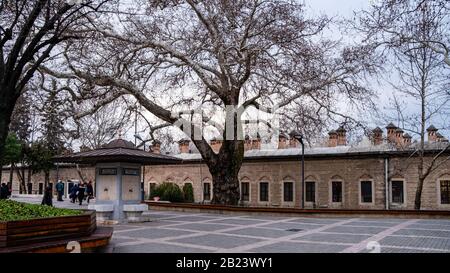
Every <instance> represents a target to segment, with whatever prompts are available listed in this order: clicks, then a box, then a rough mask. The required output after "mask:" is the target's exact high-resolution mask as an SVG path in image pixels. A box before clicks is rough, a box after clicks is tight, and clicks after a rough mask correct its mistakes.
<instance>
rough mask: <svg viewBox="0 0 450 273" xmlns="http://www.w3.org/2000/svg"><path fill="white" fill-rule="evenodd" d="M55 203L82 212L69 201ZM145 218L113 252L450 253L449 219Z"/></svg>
mask: <svg viewBox="0 0 450 273" xmlns="http://www.w3.org/2000/svg"><path fill="white" fill-rule="evenodd" d="M19 201H26V202H32V203H37V202H38V200H34V201H33V200H30V199H28V200H19ZM54 203H55V205H56V206H58V207H75V208H79V206H78V205H74V204H71V203H70V202H68V201H65V202H62V203H61V202H54ZM82 207H83V208H85V207H86V205H83V206H82ZM146 215H147V216H148V217H149V218H150V219H151V222H146V223H133V224H119V225H115V226H114V235H113V238H112V241H111V243H112V246H113V249H114V252H118V253H157V252H159V253H161V252H162V253H190V252H192V253H196V252H203V253H205V252H207V253H213V252H218V253H234V252H238V253H267V252H269V253H274V252H275V253H281V252H287V253H303V252H325V253H352V252H353V253H355V252H382V253H424V252H434V253H441V252H446V253H449V252H450V220H448V219H435V220H434V219H390V218H378V219H375V218H312V217H311V218H309V217H308V218H306V217H274V216H267V217H266V216H261V215H258V216H256V215H227V214H208V213H183V212H175V211H149V212H147V213H146Z"/></svg>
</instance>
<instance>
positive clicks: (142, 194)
mask: <svg viewBox="0 0 450 273" xmlns="http://www.w3.org/2000/svg"><path fill="white" fill-rule="evenodd" d="M134 138H135V139H139V140H140V141H141V142H142V143H141V144H139V146H138V147H140V146H142V145H144V152H145V143H147V142H149V141H150V140H144V139H142V137H141V136H140V135H138V134H135V135H134ZM135 142H136V141H135ZM144 183H145V165H143V166H142V182H141V199H142V201H144V199H145V192H144Z"/></svg>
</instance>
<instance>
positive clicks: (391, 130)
mask: <svg viewBox="0 0 450 273" xmlns="http://www.w3.org/2000/svg"><path fill="white" fill-rule="evenodd" d="M386 130H387V139H388V141H389V142H395V130H397V126H395V125H394V124H393V123H392V122H391V123H389V124H388V125H387V126H386Z"/></svg>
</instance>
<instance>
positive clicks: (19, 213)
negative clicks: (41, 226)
mask: <svg viewBox="0 0 450 273" xmlns="http://www.w3.org/2000/svg"><path fill="white" fill-rule="evenodd" d="M80 214H82V211H80V210H72V209H61V208H55V207H49V206H42V205H34V204H26V203H20V202H16V201H12V200H0V221H17V220H30V219H36V218H47V217H56V216H72V215H80Z"/></svg>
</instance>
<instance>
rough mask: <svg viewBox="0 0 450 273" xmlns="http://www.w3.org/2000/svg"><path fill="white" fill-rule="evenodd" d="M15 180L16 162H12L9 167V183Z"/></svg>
mask: <svg viewBox="0 0 450 273" xmlns="http://www.w3.org/2000/svg"><path fill="white" fill-rule="evenodd" d="M13 180H14V163H11V165H10V167H9V183H10V184H11V185H12V183H13Z"/></svg>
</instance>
